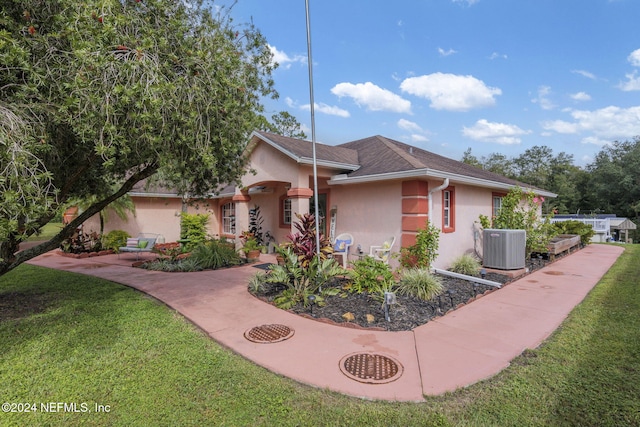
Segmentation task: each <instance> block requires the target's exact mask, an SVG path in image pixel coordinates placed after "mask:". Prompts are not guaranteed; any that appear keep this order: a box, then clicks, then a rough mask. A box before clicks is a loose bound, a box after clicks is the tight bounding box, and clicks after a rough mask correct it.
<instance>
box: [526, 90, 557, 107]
mask: <svg viewBox="0 0 640 427" xmlns="http://www.w3.org/2000/svg"><path fill="white" fill-rule="evenodd" d="M552 93H553V92H552V91H551V88H550V87H549V86H540V87H539V88H538V97H537V98H533V99H532V100H531V102H533V103H534V104H538V105H540V108H542V109H543V110H553V109H554V108H556V106H555V104H554V103H553V102H552V101H551V99H549V95H551V94H552Z"/></svg>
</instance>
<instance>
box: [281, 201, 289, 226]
mask: <svg viewBox="0 0 640 427" xmlns="http://www.w3.org/2000/svg"><path fill="white" fill-rule="evenodd" d="M282 223H283V224H287V225H290V224H291V199H282Z"/></svg>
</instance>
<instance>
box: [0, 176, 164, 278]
mask: <svg viewBox="0 0 640 427" xmlns="http://www.w3.org/2000/svg"><path fill="white" fill-rule="evenodd" d="M157 170H158V166H157V164H155V163H153V164H151V165H148V166H146V167H145V168H144V169H142V170H140V171H138V172H136V173H134V174H133V175H131V176H130V177H129V178H128V179H127V180H126V181H125V182H124V184H122V186H121V187H120V189H119V190H118V191H116V192H115V193H114V194H112V195H111V196H109V197H107V198H106V199H103V200H101V201H99V202H97V203H94V204H93V205H91V206H89V207H88V208H87V209H86V210H85V211H84V212H82V213H81V214H80V215H78V216H77V217H76V218H75V219H74V220H73V221H71V222H70V223H69V224H67V225H66V226H65V227H64V228H63V229H62V230H61V231H60V232H59V233H58V234H56V235H55V236H53V237H52V238H51V239H50V240H48V241H46V242H42V243H41V244H39V245H37V246H34V247H32V248H30V249H26V250H24V251H21V252H18V248H19V244H20V242H19V241H18V240H17V239H15V236H10V238H9V239H8V240H7V241H5V242H2V244H0V276H2V275H3V274H5V273H7V272H9V271H11V270H13V269H14V268H16V267H17V266H19V265H20V264H22V263H23V262H25V261H28V260H30V259H32V258H35V257H37V256H38V255H42V254H44V253H46V252H49V251H51V250H53V249H56V248H57V247H59V246H60V244H61V243H62V242H63V241H64V239H66V238H68V237H70V236H72V235H73V232H74V231H75V230H76V228H78V227H79V226H80V225H81V224H82V223H83V222H85V221H86V220H87V219H89V218H91V217H92V216H93V215H95V214H97V213H99V212H100V211H101V210H103V209H104V208H105V207H106V206H107V205H109V203H111V202H113V201H114V200H117V199H118V198H120V197H122V196H124V195H125V194H126V193H128V192H129V191H131V189H132V188H133V186H134V185H135V184H137V183H138V182H140V181H142V180H143V179H145V178H148V177H150V176H151V175H153V174H154V173H156V171H157ZM49 219H50V218H49Z"/></svg>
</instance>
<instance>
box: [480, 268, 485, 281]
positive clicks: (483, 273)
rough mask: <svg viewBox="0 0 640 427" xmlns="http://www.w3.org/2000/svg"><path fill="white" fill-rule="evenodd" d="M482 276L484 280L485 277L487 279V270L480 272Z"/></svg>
mask: <svg viewBox="0 0 640 427" xmlns="http://www.w3.org/2000/svg"><path fill="white" fill-rule="evenodd" d="M480 276H481V277H482V278H483V279H484V278H485V277H487V270H485V269H484V268H483V269H481V270H480Z"/></svg>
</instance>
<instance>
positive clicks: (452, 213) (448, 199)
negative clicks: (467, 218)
mask: <svg viewBox="0 0 640 427" xmlns="http://www.w3.org/2000/svg"><path fill="white" fill-rule="evenodd" d="M455 194H456V193H455V189H454V188H453V187H448V188H447V189H446V190H444V191H443V192H442V231H443V232H444V233H452V232H454V231H456V206H455V204H456V198H455Z"/></svg>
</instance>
